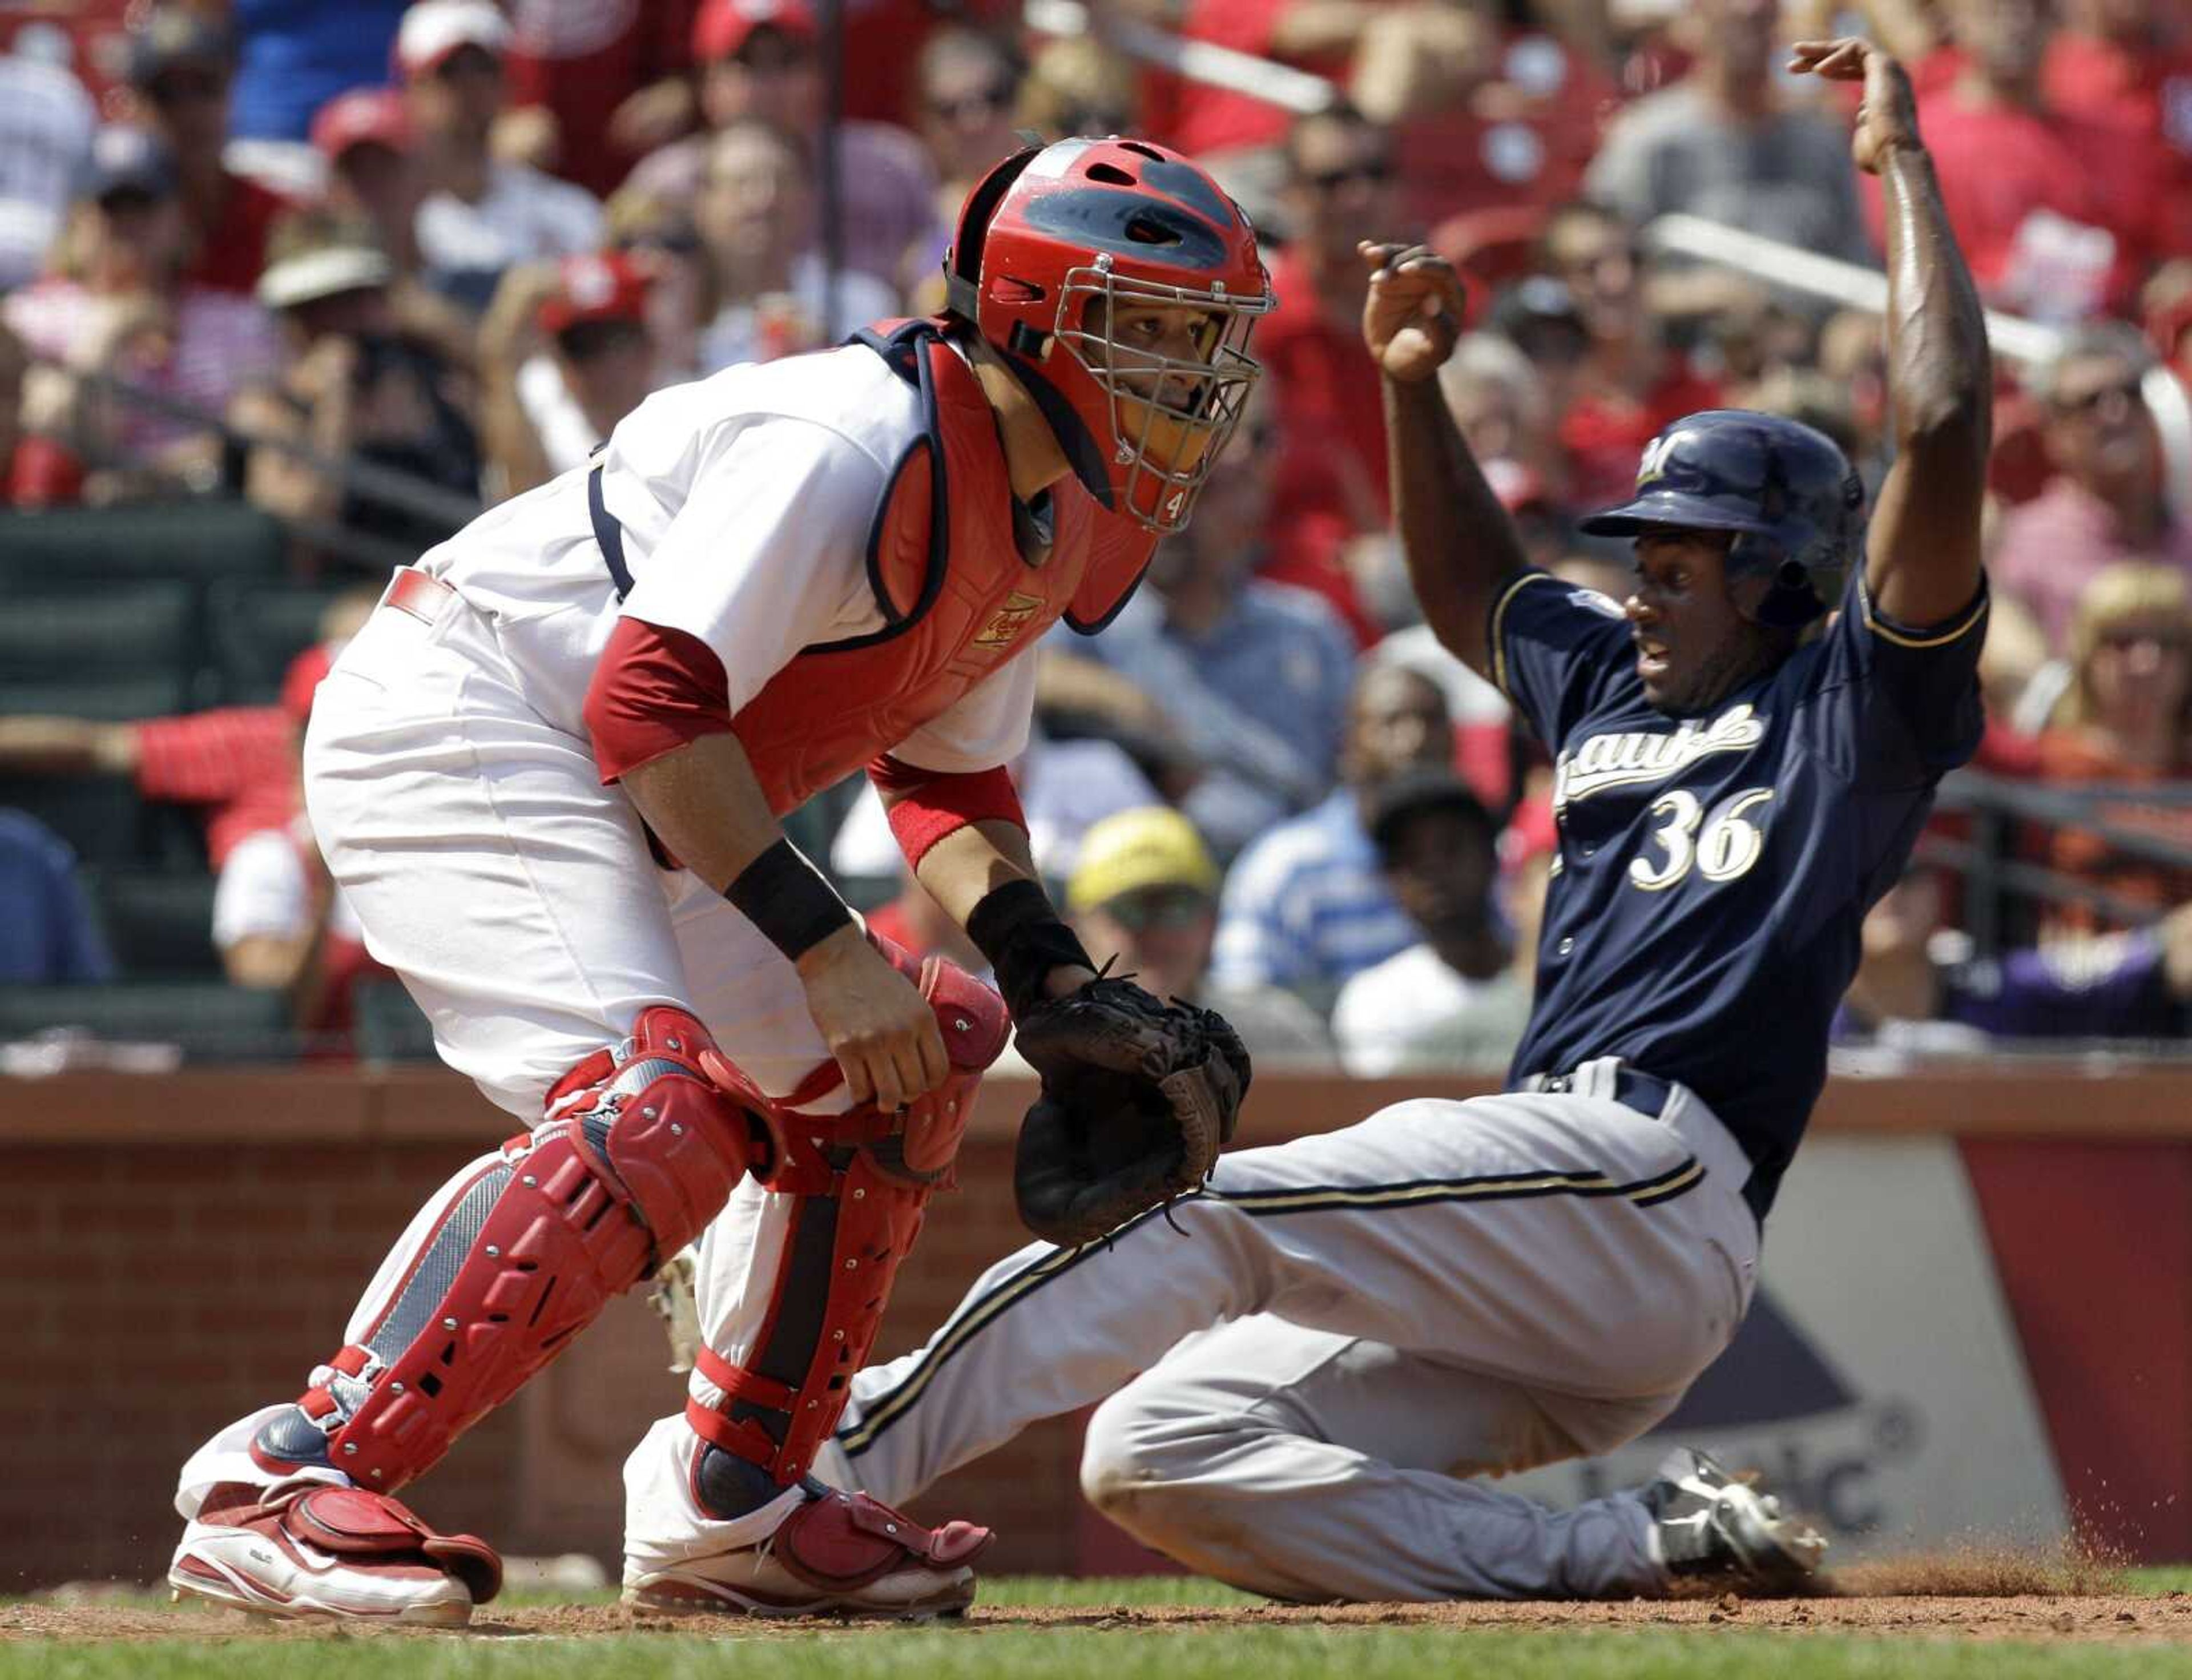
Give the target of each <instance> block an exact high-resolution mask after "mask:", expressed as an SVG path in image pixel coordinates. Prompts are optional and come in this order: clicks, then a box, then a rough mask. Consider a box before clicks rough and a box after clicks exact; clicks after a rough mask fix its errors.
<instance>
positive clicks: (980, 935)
mask: <svg viewBox="0 0 2192 1680" xmlns="http://www.w3.org/2000/svg"><path fill="white" fill-rule="evenodd" d="M967 937H968V939H970V940H973V942H974V948H975V949H976V950H978V951H980V952H981V953H982V955H983V956H985V957H988V958H989V959H990V971H991V972H992V973H993V974H996V979H997V990H998V991H1000V992H1001V993H1002V994H1003V996H1004V1000H1005V1008H1006V1009H1008V1010H1009V1011H1011V1013H1012V1017H1013V1020H1021V1019H1023V1018H1024V1017H1025V1015H1026V1014H1027V1012H1028V1011H1029V1010H1030V1009H1033V1008H1034V1007H1035V1006H1036V1004H1037V1003H1041V1002H1042V983H1043V981H1044V980H1046V979H1047V978H1048V977H1049V974H1050V971H1051V970H1052V969H1074V968H1080V969H1093V968H1094V967H1095V966H1096V965H1095V964H1094V963H1092V962H1090V961H1089V960H1088V953H1087V951H1084V950H1083V949H1082V945H1081V941H1080V940H1077V939H1076V938H1075V937H1074V934H1073V929H1070V928H1069V927H1067V926H1066V925H1065V923H1063V922H1061V921H1059V919H1058V911H1056V910H1054V909H1053V908H1052V906H1051V902H1050V899H1049V897H1048V895H1047V894H1045V893H1044V892H1043V890H1042V888H1041V887H1039V886H1037V885H1036V883H1034V882H1032V881H1025V880H1023V881H1008V882H1007V883H1005V884H1004V885H1003V886H1002V887H999V888H998V889H996V890H995V891H994V892H992V893H990V894H989V895H988V896H987V897H985V899H983V900H982V901H981V902H980V903H979V904H978V905H976V906H974V911H973V915H971V916H969V917H968V918H967Z"/></svg>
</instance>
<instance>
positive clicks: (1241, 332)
mask: <svg viewBox="0 0 2192 1680" xmlns="http://www.w3.org/2000/svg"><path fill="white" fill-rule="evenodd" d="M944 277H945V308H946V310H947V311H949V312H950V313H951V314H953V315H955V316H957V317H959V318H960V319H962V320H963V321H967V322H969V323H972V324H973V326H974V328H975V329H977V330H978V331H979V333H980V334H981V335H982V336H983V337H984V338H985V339H986V340H988V341H989V342H990V345H991V346H994V347H995V348H996V350H997V351H1000V352H1001V353H1002V355H1003V356H1004V357H1005V359H1006V361H1007V362H1008V363H1010V364H1011V366H1012V369H1013V372H1014V373H1016V374H1019V378H1020V381H1021V383H1022V384H1023V385H1025V386H1026V387H1027V389H1028V391H1029V393H1030V396H1032V397H1034V399H1035V401H1036V404H1037V406H1038V407H1040V408H1041V409H1042V412H1043V415H1044V417H1045V418H1046V419H1047V420H1049V422H1050V426H1051V430H1052V431H1053V432H1055V433H1056V434H1057V436H1058V441H1059V447H1060V448H1062V449H1064V450H1065V457H1066V460H1068V461H1070V463H1071V464H1072V466H1073V471H1074V475H1075V476H1076V477H1078V478H1079V479H1080V480H1081V482H1082V484H1083V485H1085V486H1086V487H1087V490H1088V494H1091V495H1092V496H1093V497H1095V498H1096V500H1098V501H1099V502H1101V503H1102V504H1103V505H1104V506H1105V507H1107V508H1110V509H1111V510H1112V511H1114V512H1117V513H1123V514H1126V515H1127V516H1129V517H1132V518H1133V519H1135V520H1138V521H1139V523H1142V524H1144V525H1145V526H1147V527H1148V528H1149V529H1151V530H1153V531H1156V532H1160V533H1162V532H1167V531H1176V530H1179V529H1180V528H1181V527H1182V526H1184V525H1185V524H1186V523H1187V520H1188V515H1189V514H1190V512H1191V511H1193V509H1194V506H1195V499H1196V494H1197V493H1198V492H1199V491H1200V490H1201V489H1202V482H1203V480H1204V479H1205V478H1207V477H1209V475H1210V469H1211V466H1212V465H1213V463H1214V462H1215V461H1216V460H1217V459H1218V455H1219V451H1221V450H1222V449H1224V447H1225V441H1226V439H1227V438H1229V437H1231V436H1232V435H1233V428H1234V427H1235V426H1236V425H1238V424H1239V422H1240V419H1241V411H1242V407H1243V405H1244V404H1245V403H1247V397H1248V392H1249V390H1250V388H1251V387H1252V386H1254V384H1255V382H1256V378H1257V374H1258V373H1259V369H1258V368H1257V366H1256V363H1254V362H1253V361H1251V360H1250V359H1249V357H1248V356H1247V342H1248V329H1249V328H1250V326H1251V325H1252V324H1253V322H1254V320H1255V317H1257V316H1259V315H1261V314H1264V312H1266V311H1268V310H1270V307H1271V306H1272V304H1273V303H1274V302H1276V299H1275V298H1274V297H1273V296H1272V294H1271V281H1270V275H1268V274H1267V273H1265V272H1264V264H1263V260H1262V259H1261V258H1260V257H1259V256H1258V255H1257V254H1256V231H1255V229H1253V227H1251V226H1249V225H1248V218H1247V215H1246V214H1243V213H1242V209H1241V207H1240V206H1239V205H1238V204H1236V203H1234V202H1233V201H1232V200H1231V199H1230V198H1229V197H1226V195H1225V193H1224V191H1223V190H1222V189H1221V188H1220V187H1219V185H1218V183H1217V182H1216V181H1214V180H1212V179H1211V178H1210V177H1209V175H1208V174H1206V173H1205V172H1204V171H1203V170H1202V168H1201V167H1200V166H1199V165H1197V164H1196V163H1191V162H1190V161H1189V160H1188V159H1187V158H1185V157H1182V156H1181V155H1180V154H1179V152H1177V151H1167V149H1166V148H1165V147H1163V146H1152V145H1150V144H1149V143H1148V142H1146V141H1144V140H1119V139H1116V138H1114V139H1110V140H1059V141H1056V142H1054V143H1053V144H1052V145H1049V146H1041V147H1034V146H1031V147H1030V148H1029V149H1028V150H1026V151H1019V152H1015V153H1014V154H1013V156H1012V157H1008V158H1007V159H1005V161H1004V162H1003V163H1000V164H998V165H997V166H996V168H995V169H991V170H990V173H989V174H987V175H985V177H983V179H982V180H981V182H980V183H979V185H978V186H976V187H975V188H974V190H973V191H972V192H971V193H969V194H968V196H967V203H966V206H965V208H964V209H962V210H961V211H960V213H959V228H958V232H957V235H956V237H955V238H954V239H953V241H952V244H951V249H950V251H948V252H947V253H945V258H944ZM1137 306H1163V307H1173V308H1177V307H1182V306H1185V307H1190V308H1193V309H1196V310H1197V311H1202V313H1203V314H1204V315H1205V316H1206V317H1207V321H1208V330H1207V332H1205V333H1202V334H1199V338H1200V341H1201V348H1202V355H1201V357H1200V359H1197V360H1195V361H1188V360H1184V359H1182V358H1180V357H1167V356H1164V355H1161V354H1158V353H1156V352H1154V351H1150V350H1148V349H1145V348H1141V347H1139V346H1133V345H1128V344H1122V343H1121V342H1119V341H1118V340H1116V339H1115V338H1114V337H1112V336H1111V329H1112V323H1115V322H1116V320H1117V319H1118V317H1119V315H1120V312H1121V311H1131V310H1133V309H1134V308H1135V307H1137Z"/></svg>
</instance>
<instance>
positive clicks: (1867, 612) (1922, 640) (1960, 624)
mask: <svg viewBox="0 0 2192 1680" xmlns="http://www.w3.org/2000/svg"><path fill="white" fill-rule="evenodd" d="M1857 598H1858V603H1859V604H1860V605H1861V606H1862V607H1863V608H1864V624H1865V628H1866V629H1868V630H1869V631H1872V633H1873V634H1874V635H1875V636H1877V637H1881V640H1883V641H1887V642H1892V643H1895V645H1896V646H1897V647H1898V648H1945V647H1947V646H1948V645H1949V643H1951V642H1954V641H1957V640H1959V639H1960V638H1961V637H1965V636H1967V635H1969V634H1970V633H1971V631H1972V626H1974V625H1977V624H1978V622H1979V621H1980V620H1983V619H1984V618H1985V617H1986V614H1987V606H1988V604H1989V596H1988V594H1987V591H1986V589H1985V587H1984V585H1982V586H1981V587H1980V590H1979V598H1978V600H1977V601H1975V602H1973V603H1972V609H1971V611H1969V612H1968V613H1967V614H1964V616H1963V617H1962V618H1961V620H1958V621H1957V622H1956V624H1955V626H1954V627H1953V628H1951V629H1949V630H1944V631H1942V632H1941V633H1940V634H1939V635H1938V636H1913V635H1911V634H1909V632H1908V631H1901V630H1898V629H1896V628H1895V627H1894V626H1892V625H1890V624H1887V623H1886V622H1884V621H1883V620H1881V618H1879V617H1878V616H1877V615H1876V614H1875V613H1874V612H1873V610H1872V591H1870V590H1869V589H1867V588H1866V587H1865V586H1864V585H1863V584H1859V585H1858V591H1857Z"/></svg>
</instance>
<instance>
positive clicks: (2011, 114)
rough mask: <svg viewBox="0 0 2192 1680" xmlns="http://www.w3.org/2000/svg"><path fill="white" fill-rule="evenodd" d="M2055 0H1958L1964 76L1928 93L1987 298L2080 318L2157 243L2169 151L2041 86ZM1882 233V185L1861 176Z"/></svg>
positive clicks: (2122, 291)
mask: <svg viewBox="0 0 2192 1680" xmlns="http://www.w3.org/2000/svg"><path fill="white" fill-rule="evenodd" d="M1950 14H1951V16H1952V18H1953V19H1954V21H1955V32H1956V40H1957V43H1958V46H1959V47H1960V48H1961V50H1962V51H1963V53H1964V54H1965V57H1964V60H1963V67H1962V71H1961V74H1959V75H1958V76H1957V77H1956V78H1955V80H1954V81H1953V82H1950V83H1947V84H1945V85H1944V86H1942V87H1940V88H1939V89H1937V90H1935V91H1933V92H1932V93H1930V94H1921V96H1920V98H1919V101H1918V111H1919V119H1920V121H1921V123H1923V124H1924V127H1925V131H1926V143H1927V150H1928V151H1930V152H1931V153H1932V156H1933V159H1934V163H1935V173H1936V174H1938V177H1939V178H1940V181H1941V197H1942V202H1943V203H1944V204H1945V205H1946V206H1947V209H1948V212H1949V222H1950V224H1951V226H1953V227H1954V228H1955V234H1956V241H1957V243H1958V244H1959V245H1961V247H1962V249H1963V251H1964V254H1965V256H1966V258H1967V260H1968V261H1969V262H1970V264H1971V269H1972V278H1973V279H1974V280H1976V281H1977V282H1978V287H1979V289H1980V290H1981V292H1983V293H1984V294H1985V295H1986V298H1987V300H1988V301H1989V302H1990V303H1994V304H1996V305H1998V306H2001V307H2003V308H2006V309H2010V310H2013V311H2017V312H2018V313H2020V314H2024V315H2029V316H2031V317H2035V318H2036V319H2040V320H2045V321H2075V320H2080V319H2082V318H2084V317H2086V316H2088V315H2091V314H2092V313H2093V312H2094V311H2095V310H2097V309H2098V308H2100V307H2102V306H2104V305H2107V304H2120V303H2122V302H2124V301H2126V300H2127V299H2128V298H2129V296H2130V295H2131V294H2132V291H2133V290H2134V289H2135V288H2136V286H2137V284H2138V277H2139V274H2140V271H2141V266H2142V262H2143V254H2144V252H2145V249H2146V248H2147V246H2148V245H2149V243H2150V240H2151V233H2150V226H2151V223H2152V220H2153V214H2154V210H2153V203H2152V197H2153V195H2154V194H2155V193H2156V192H2158V191H2161V186H2162V183H2161V180H2159V179H2158V178H2157V177H2156V174H2155V169H2156V163H2157V160H2156V158H2155V157H2154V156H2153V155H2152V154H2151V153H2149V152H2142V151H2140V150H2139V149H2138V148H2137V147H2135V146H2127V145H2126V142H2125V140H2124V139H2123V138H2122V136H2121V134H2120V133H2117V132H2112V131H2111V130H2109V129H2104V128H2098V127H2096V126H2095V125H2093V124H2092V123H2089V122H2086V120H2084V119H2083V118H2081V117H2074V116H2071V115H2069V114H2067V113H2065V112H2063V111H2055V110H2052V109H2051V108H2050V107H2049V106H2048V105H2047V104H2046V100H2045V99H2044V98H2043V96H2042V94H2041V73H2040V71H2041V54H2042V53H2043V52H2044V51H2045V50H2046V45H2047V31H2048V25H2049V21H2050V18H2051V7H2050V5H2049V3H2048V0H1955V4H1954V5H1953V6H1952V7H1951V8H1950ZM1862 191H1863V193H1864V205H1865V214H1866V217H1867V220H1868V221H1869V226H1870V227H1871V230H1872V233H1873V236H1874V238H1875V241H1877V240H1878V238H1879V237H1880V235H1881V197H1880V189H1879V186H1878V184H1877V183H1876V182H1874V181H1872V180H1870V179H1869V178H1868V179H1867V180H1865V182H1864V183H1863V185H1862Z"/></svg>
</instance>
